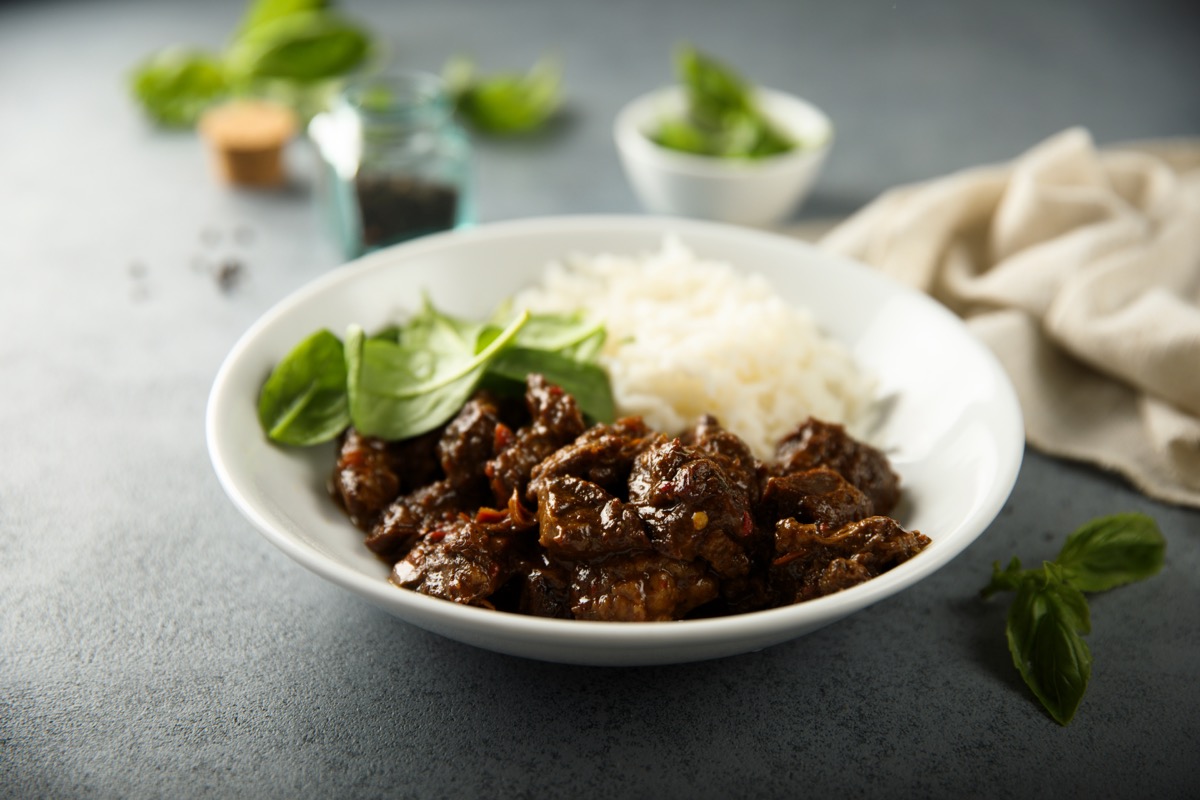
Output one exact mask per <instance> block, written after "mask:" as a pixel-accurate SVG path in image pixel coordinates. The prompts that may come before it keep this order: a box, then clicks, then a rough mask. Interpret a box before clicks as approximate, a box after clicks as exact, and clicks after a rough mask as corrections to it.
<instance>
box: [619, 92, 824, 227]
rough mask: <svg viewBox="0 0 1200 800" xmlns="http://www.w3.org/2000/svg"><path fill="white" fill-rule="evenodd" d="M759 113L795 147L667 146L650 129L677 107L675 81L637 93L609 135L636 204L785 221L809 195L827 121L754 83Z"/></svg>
mask: <svg viewBox="0 0 1200 800" xmlns="http://www.w3.org/2000/svg"><path fill="white" fill-rule="evenodd" d="M757 98H758V101H759V104H760V106H761V108H762V109H763V112H764V113H765V114H766V115H767V116H768V117H769V118H770V119H771V120H772V121H773V122H774V123H775V124H776V125H778V126H779V127H780V128H781V129H782V130H783V131H785V132H786V133H788V134H790V135H791V136H792V138H794V139H795V140H796V141H797V142H799V143H800V146H798V147H796V148H795V149H793V150H790V151H788V152H786V153H780V154H778V155H774V156H767V157H765V158H759V159H728V158H716V157H714V156H702V155H695V154H691V153H683V152H680V151H677V150H671V149H669V148H666V147H662V146H660V145H658V144H655V143H654V142H653V141H652V140H651V139H650V135H649V134H650V133H651V132H652V131H653V130H654V128H655V127H656V126H657V125H658V124H659V123H660V122H661V121H662V120H663V119H664V118H666V117H669V116H677V115H679V114H680V113H682V112H683V109H684V106H685V94H684V90H683V88H682V87H679V86H671V87H668V88H665V89H659V90H657V91H654V92H650V93H649V94H645V95H642V96H641V97H639V98H637V99H636V100H634V101H633V102H631V103H629V105H627V106H625V108H623V109H622V110H621V111H620V113H618V114H617V117H616V121H615V122H614V123H613V137H614V138H615V140H616V143H617V151H618V152H619V153H620V156H621V164H622V166H623V167H624V169H625V174H626V176H627V177H628V179H629V182H630V183H631V184H632V185H633V189H634V192H635V193H636V194H637V196H638V199H639V200H640V201H641V203H642V206H643V207H644V208H645V209H646V210H647V211H650V212H652V213H656V214H674V215H678V216H685V217H696V218H699V219H707V220H716V221H719V222H730V223H735V224H739V225H750V226H757V227H767V226H771V225H777V224H779V223H781V222H784V221H786V220H787V219H788V218H789V217H790V216H791V215H792V214H793V213H795V212H796V210H797V209H798V208H799V207H800V204H801V203H802V202H803V201H804V199H805V198H806V197H807V196H808V193H809V191H810V190H811V189H812V186H813V184H814V183H815V182H816V179H817V176H818V175H819V174H820V172H821V166H822V164H824V163H825V158H826V156H827V155H828V153H829V148H830V146H831V145H832V142H833V125H832V123H831V122H830V121H829V117H827V116H825V114H824V113H822V112H821V110H820V109H819V108H817V107H816V106H814V105H812V104H811V103H808V102H806V101H804V100H801V99H800V98H798V97H794V96H792V95H789V94H784V93H783V92H778V91H774V90H772V89H759V90H758V91H757Z"/></svg>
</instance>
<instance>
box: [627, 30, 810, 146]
mask: <svg viewBox="0 0 1200 800" xmlns="http://www.w3.org/2000/svg"><path fill="white" fill-rule="evenodd" d="M675 70H676V74H677V75H678V76H679V80H680V82H681V83H682V84H683V88H684V92H685V95H686V99H687V108H686V111H685V113H684V114H683V115H682V116H681V117H677V118H668V119H665V120H663V121H662V122H661V123H660V124H659V127H658V129H657V130H656V131H654V132H653V133H652V134H651V135H650V138H651V140H652V141H654V142H655V143H657V144H659V145H660V146H662V147H667V148H670V149H673V150H679V151H682V152H686V153H693V154H696V155H705V156H714V157H717V158H750V159H753V158H763V157H765V156H771V155H776V154H778V153H783V152H786V151H788V150H792V149H794V148H795V147H796V143H795V142H793V141H792V139H791V138H790V137H788V136H787V135H786V134H784V133H783V132H782V131H780V130H779V129H778V128H777V127H776V126H775V125H774V124H772V122H771V121H770V120H769V119H768V118H767V117H766V115H764V114H763V113H762V111H761V110H760V109H759V107H758V102H757V100H756V98H755V96H754V90H753V87H751V86H750V84H748V83H747V82H746V81H745V80H744V79H743V78H742V77H741V76H740V75H738V74H737V73H736V72H734V71H733V69H731V68H730V67H729V66H728V65H726V64H723V63H721V62H720V61H718V60H716V59H715V58H713V57H711V56H709V55H706V54H704V53H701V52H700V51H699V50H697V49H695V48H694V47H691V46H687V45H685V46H683V47H680V48H679V49H678V50H677V51H676V55H675Z"/></svg>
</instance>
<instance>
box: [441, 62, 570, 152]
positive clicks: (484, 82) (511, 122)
mask: <svg viewBox="0 0 1200 800" xmlns="http://www.w3.org/2000/svg"><path fill="white" fill-rule="evenodd" d="M442 74H443V77H444V79H445V80H446V84H447V86H448V88H449V89H450V92H451V94H452V96H453V97H454V100H455V108H456V109H457V111H458V113H459V114H460V115H461V116H462V117H463V118H464V119H465V120H466V121H467V123H468V124H470V125H471V126H472V127H474V128H476V129H477V130H480V131H483V132H485V133H491V134H498V135H511V134H518V133H528V132H530V131H533V130H536V129H538V128H540V127H542V126H543V125H544V124H545V123H546V122H547V121H548V120H549V119H550V117H551V116H552V115H553V114H554V112H555V111H557V110H558V107H559V104H560V103H561V101H562V66H561V64H560V63H559V61H558V60H557V59H552V58H542V59H541V60H539V61H538V62H537V63H536V64H534V65H533V67H532V68H531V69H530V70H529V72H528V73H526V74H525V75H516V74H510V73H501V74H497V75H491V76H488V77H478V76H477V75H476V72H475V67H474V64H472V63H471V62H470V61H468V60H467V59H463V58H458V59H454V60H452V61H450V62H449V63H448V64H447V65H446V67H445V68H444V69H443V71H442Z"/></svg>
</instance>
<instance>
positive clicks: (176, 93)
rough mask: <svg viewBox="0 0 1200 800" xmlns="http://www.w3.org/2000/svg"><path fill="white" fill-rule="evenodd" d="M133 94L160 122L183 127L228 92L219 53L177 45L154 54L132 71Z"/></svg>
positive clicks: (192, 121)
mask: <svg viewBox="0 0 1200 800" xmlns="http://www.w3.org/2000/svg"><path fill="white" fill-rule="evenodd" d="M131 83H132V89H133V94H134V96H135V97H136V98H137V99H138V100H139V101H140V102H141V104H142V107H143V108H144V109H145V110H146V113H147V114H149V116H150V117H151V118H152V119H153V120H154V121H155V122H158V123H159V124H162V125H167V126H172V127H186V126H190V125H193V124H195V122H196V119H197V118H198V117H199V116H200V113H201V112H202V111H203V110H204V109H205V108H206V107H207V106H208V105H210V104H211V103H212V102H214V101H215V100H218V99H220V98H221V97H224V96H225V95H226V94H228V92H229V81H228V78H227V77H226V74H225V69H224V67H223V65H222V63H221V60H220V58H219V57H217V56H215V55H213V54H212V53H207V52H204V51H203V50H197V49H195V48H190V47H183V46H176V47H168V48H166V49H165V50H160V51H159V52H157V53H155V54H153V55H152V56H150V57H149V58H147V59H146V60H145V61H143V62H142V63H141V64H139V65H138V66H137V67H136V68H135V69H134V71H133V75H132V77H131Z"/></svg>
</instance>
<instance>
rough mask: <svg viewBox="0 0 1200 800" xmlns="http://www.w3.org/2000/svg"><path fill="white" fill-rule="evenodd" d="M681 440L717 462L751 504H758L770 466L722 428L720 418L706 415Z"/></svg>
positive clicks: (739, 439)
mask: <svg viewBox="0 0 1200 800" xmlns="http://www.w3.org/2000/svg"><path fill="white" fill-rule="evenodd" d="M680 439H681V441H683V443H684V444H686V445H689V446H690V447H693V448H695V449H696V450H699V451H700V452H701V453H704V454H705V455H706V456H708V457H709V458H711V459H712V460H713V461H716V462H717V463H718V464H719V465H720V466H721V468H722V469H723V470H725V475H726V476H727V477H728V478H729V479H730V481H732V482H733V484H734V485H735V486H737V487H738V488H739V489H741V490H742V491H743V492H745V494H746V501H747V502H749V503H756V502H758V498H759V495H760V494H761V493H762V486H763V481H765V480H766V477H767V468H766V465H764V464H763V463H762V462H761V461H759V460H758V459H757V458H755V457H754V454H753V453H751V452H750V447H749V446H748V445H747V444H746V443H745V442H744V441H742V440H741V438H739V437H738V436H737V435H735V434H732V433H730V432H729V431H727V430H725V429H724V428H722V427H721V423H720V422H718V421H717V418H716V417H714V416H712V415H711V414H705V415H704V416H702V417H701V418H700V419H699V421H698V422H697V423H696V424H695V426H693V427H692V429H691V430H689V431H687V432H686V433H684V434H683V436H681V437H680Z"/></svg>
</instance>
